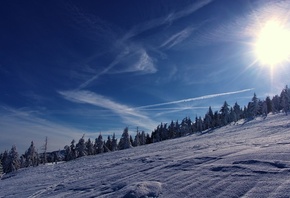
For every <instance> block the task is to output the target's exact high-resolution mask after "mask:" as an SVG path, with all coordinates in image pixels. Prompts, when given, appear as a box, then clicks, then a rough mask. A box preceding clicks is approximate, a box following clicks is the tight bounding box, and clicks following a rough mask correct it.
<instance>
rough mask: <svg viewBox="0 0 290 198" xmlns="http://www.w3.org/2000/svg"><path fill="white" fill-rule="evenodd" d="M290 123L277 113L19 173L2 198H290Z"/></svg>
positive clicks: (9, 179) (6, 182)
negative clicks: (264, 117)
mask: <svg viewBox="0 0 290 198" xmlns="http://www.w3.org/2000/svg"><path fill="white" fill-rule="evenodd" d="M289 178H290V122H289V117H288V116H285V115H282V114H278V115H269V116H268V117H267V118H266V119H263V118H257V119H255V120H252V121H249V122H242V121H240V122H239V123H238V124H235V125H228V126H225V127H222V128H219V129H215V130H209V131H205V132H203V133H199V134H194V135H190V136H187V137H182V138H178V139H173V140H167V141H164V142H160V143H155V144H150V145H145V146H140V147H135V148H131V149H127V150H121V151H116V152H112V153H105V154H101V155H96V156H86V157H82V158H78V159H76V160H73V161H69V162H65V163H59V164H53V165H41V166H39V167H35V168H32V167H30V168H26V169H20V170H19V171H17V172H16V173H10V174H7V175H5V176H4V177H3V178H2V180H1V181H0V197H5V198H6V197H30V198H32V197H35V198H36V197H117V198H118V197H120V198H121V197H124V198H137V197H139V198H141V197H143V198H145V197H169V198H170V197H289V196H290V179H289Z"/></svg>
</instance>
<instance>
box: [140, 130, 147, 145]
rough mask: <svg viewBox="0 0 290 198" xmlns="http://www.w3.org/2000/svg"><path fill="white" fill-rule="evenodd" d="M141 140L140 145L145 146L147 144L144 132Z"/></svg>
mask: <svg viewBox="0 0 290 198" xmlns="http://www.w3.org/2000/svg"><path fill="white" fill-rule="evenodd" d="M139 139H140V144H141V145H145V144H146V135H145V132H144V131H142V132H141V135H140V138H139Z"/></svg>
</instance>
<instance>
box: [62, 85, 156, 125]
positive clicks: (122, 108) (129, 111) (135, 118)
mask: <svg viewBox="0 0 290 198" xmlns="http://www.w3.org/2000/svg"><path fill="white" fill-rule="evenodd" d="M59 94H60V95H62V96H63V97H64V98H65V99H67V100H69V101H72V102H76V103H84V104H90V105H93V106H98V107H101V108H105V109H109V110H110V111H112V112H114V113H115V114H117V115H118V116H120V117H121V118H122V119H123V122H124V124H130V125H133V126H139V127H142V128H144V129H149V130H152V129H153V128H154V127H155V126H156V125H157V123H156V122H155V121H153V120H151V119H150V118H149V117H147V116H146V115H144V113H142V112H141V111H139V110H135V109H133V108H131V107H129V106H127V105H123V104H120V103H117V102H115V101H113V100H111V99H108V98H106V97H104V96H102V95H99V94H96V93H93V92H91V91H85V90H74V91H59Z"/></svg>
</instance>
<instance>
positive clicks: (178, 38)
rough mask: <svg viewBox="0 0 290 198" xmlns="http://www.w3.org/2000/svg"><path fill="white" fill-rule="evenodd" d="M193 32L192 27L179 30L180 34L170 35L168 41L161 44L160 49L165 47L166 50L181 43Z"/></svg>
mask: <svg viewBox="0 0 290 198" xmlns="http://www.w3.org/2000/svg"><path fill="white" fill-rule="evenodd" d="M193 30H194V28H192V27H187V28H185V29H183V30H181V31H180V32H178V33H176V34H174V35H172V36H171V37H170V38H169V39H167V40H166V41H165V42H163V43H162V44H161V46H160V47H166V48H167V49H170V48H172V47H174V46H175V45H177V44H179V43H181V42H182V41H184V40H185V39H186V38H188V37H189V36H190V34H191V33H192V31H193Z"/></svg>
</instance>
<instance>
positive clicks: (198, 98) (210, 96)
mask: <svg viewBox="0 0 290 198" xmlns="http://www.w3.org/2000/svg"><path fill="white" fill-rule="evenodd" d="M252 90H253V88H251V89H243V90H239V91H232V92H225V93H219V94H211V95H205V96H200V97H196V98H187V99H182V100H176V101H171V102H164V103H158V104H152V105H145V106H140V107H136V108H135V109H147V108H152V107H159V106H164V105H172V104H179V103H186V102H191V101H196V100H205V99H210V98H215V97H220V96H226V95H232V94H238V93H243V92H247V91H252Z"/></svg>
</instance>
